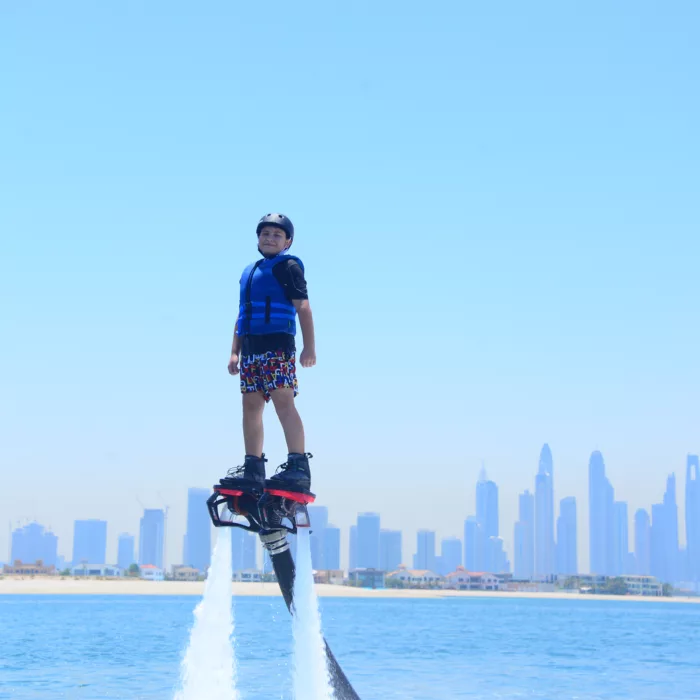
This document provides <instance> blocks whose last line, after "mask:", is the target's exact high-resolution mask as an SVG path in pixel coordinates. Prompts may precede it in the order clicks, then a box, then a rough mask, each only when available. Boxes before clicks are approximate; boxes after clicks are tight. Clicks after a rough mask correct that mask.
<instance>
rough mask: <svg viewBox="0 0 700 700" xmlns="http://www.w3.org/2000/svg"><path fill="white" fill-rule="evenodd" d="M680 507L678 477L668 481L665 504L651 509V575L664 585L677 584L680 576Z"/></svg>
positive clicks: (669, 478) (673, 476)
mask: <svg viewBox="0 0 700 700" xmlns="http://www.w3.org/2000/svg"><path fill="white" fill-rule="evenodd" d="M679 560H680V556H679V550H678V505H677V504H676V477H675V475H674V474H671V475H670V476H669V477H668V479H667V481H666V492H665V493H664V500H663V503H655V504H654V505H653V506H652V507H651V573H652V576H656V578H658V579H659V580H661V581H663V582H664V583H676V582H677V581H678V575H679V563H680V561H679Z"/></svg>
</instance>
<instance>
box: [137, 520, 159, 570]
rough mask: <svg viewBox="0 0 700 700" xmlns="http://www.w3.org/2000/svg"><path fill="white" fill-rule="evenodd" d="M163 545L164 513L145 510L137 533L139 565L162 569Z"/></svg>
mask: <svg viewBox="0 0 700 700" xmlns="http://www.w3.org/2000/svg"><path fill="white" fill-rule="evenodd" d="M164 544H165V511H163V510H159V509H156V508H146V509H145V510H144V511H143V517H142V518H141V528H140V531H139V564H140V565H141V566H143V565H144V564H152V565H153V566H157V567H158V568H159V569H162V568H163V549H164Z"/></svg>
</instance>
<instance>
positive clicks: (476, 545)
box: [464, 515, 484, 571]
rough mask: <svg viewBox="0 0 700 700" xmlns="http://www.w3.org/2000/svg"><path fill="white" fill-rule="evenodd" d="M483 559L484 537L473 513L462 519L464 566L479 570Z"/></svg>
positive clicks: (471, 569) (470, 569) (468, 568)
mask: <svg viewBox="0 0 700 700" xmlns="http://www.w3.org/2000/svg"><path fill="white" fill-rule="evenodd" d="M483 561H484V537H483V533H482V532H481V528H480V527H479V523H478V522H477V521H476V518H475V517H474V516H473V515H470V516H469V517H468V518H467V519H466V520H465V521H464V568H465V569H466V570H467V571H479V566H478V565H479V564H481V563H483Z"/></svg>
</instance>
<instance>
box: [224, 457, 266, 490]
mask: <svg viewBox="0 0 700 700" xmlns="http://www.w3.org/2000/svg"><path fill="white" fill-rule="evenodd" d="M265 462H267V460H266V459H265V455H263V456H262V457H256V456H255V455H246V456H245V460H244V461H243V466H242V467H233V469H229V470H228V473H227V474H226V476H225V477H224V478H223V479H221V480H220V481H219V483H220V484H221V486H223V487H224V488H226V489H240V490H241V491H245V492H247V493H253V494H255V493H257V494H258V496H262V492H263V491H264V490H265Z"/></svg>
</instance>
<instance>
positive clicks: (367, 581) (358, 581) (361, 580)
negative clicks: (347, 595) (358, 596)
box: [348, 568, 386, 588]
mask: <svg viewBox="0 0 700 700" xmlns="http://www.w3.org/2000/svg"><path fill="white" fill-rule="evenodd" d="M385 576H386V572H385V571H382V570H381V569H371V568H370V569H352V571H350V572H349V575H348V579H349V581H350V583H351V584H352V585H354V586H359V587H360V588H385V586H386V580H385Z"/></svg>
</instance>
